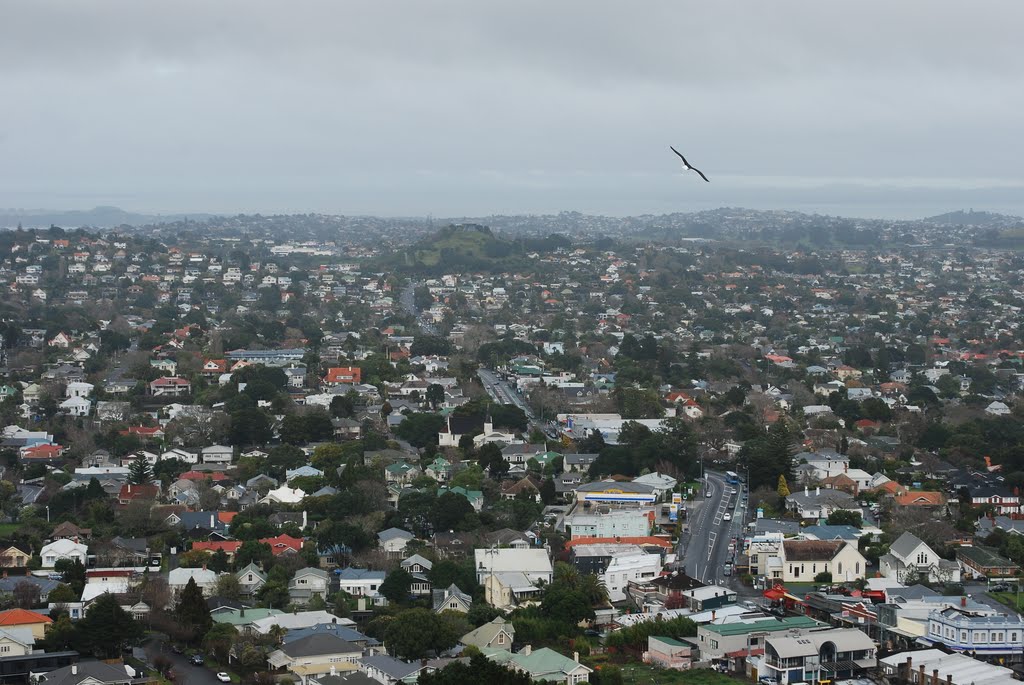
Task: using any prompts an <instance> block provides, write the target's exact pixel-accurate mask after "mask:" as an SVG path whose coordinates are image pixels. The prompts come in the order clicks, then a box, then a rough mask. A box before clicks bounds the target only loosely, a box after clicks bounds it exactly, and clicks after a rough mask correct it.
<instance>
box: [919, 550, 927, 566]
mask: <svg viewBox="0 0 1024 685" xmlns="http://www.w3.org/2000/svg"><path fill="white" fill-rule="evenodd" d="M917 563H919V564H927V563H928V554H927V552H919V553H918V555H917Z"/></svg>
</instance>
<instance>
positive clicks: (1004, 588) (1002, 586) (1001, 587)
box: [988, 583, 1010, 592]
mask: <svg viewBox="0 0 1024 685" xmlns="http://www.w3.org/2000/svg"><path fill="white" fill-rule="evenodd" d="M988 591H989V592H1009V591H1010V586H1009V585H1007V584H1006V583H997V584H995V585H993V586H992V587H990V588H989V589H988Z"/></svg>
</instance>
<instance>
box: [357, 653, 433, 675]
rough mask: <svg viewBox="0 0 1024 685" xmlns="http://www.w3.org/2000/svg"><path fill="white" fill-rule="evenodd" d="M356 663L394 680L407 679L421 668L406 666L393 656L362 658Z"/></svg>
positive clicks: (376, 655)
mask: <svg viewBox="0 0 1024 685" xmlns="http://www.w3.org/2000/svg"><path fill="white" fill-rule="evenodd" d="M358 663H361V664H366V665H367V666H372V667H374V668H375V669H377V670H378V671H381V672H383V673H385V674H386V675H387V676H388V677H389V678H394V679H395V680H402V679H403V678H407V677H408V676H411V675H412V674H413V673H416V672H417V671H419V670H420V668H421V666H420V664H419V663H415V664H408V663H406V662H404V661H401V660H400V659H396V658H395V657H393V656H386V655H384V654H375V655H373V656H364V657H363V658H362V659H359V660H358Z"/></svg>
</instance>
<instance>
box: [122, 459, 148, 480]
mask: <svg viewBox="0 0 1024 685" xmlns="http://www.w3.org/2000/svg"><path fill="white" fill-rule="evenodd" d="M128 482H129V483H131V484H132V485H149V484H150V483H152V482H153V469H151V468H150V467H149V462H148V461H146V458H145V457H138V458H137V459H136V460H135V461H133V462H132V464H131V466H129V467H128Z"/></svg>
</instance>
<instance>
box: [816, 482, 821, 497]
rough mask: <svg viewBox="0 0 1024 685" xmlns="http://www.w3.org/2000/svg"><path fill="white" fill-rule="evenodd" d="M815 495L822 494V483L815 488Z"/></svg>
mask: <svg viewBox="0 0 1024 685" xmlns="http://www.w3.org/2000/svg"><path fill="white" fill-rule="evenodd" d="M814 496H815V497H819V496H821V486H820V485H819V486H818V487H816V488H814Z"/></svg>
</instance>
